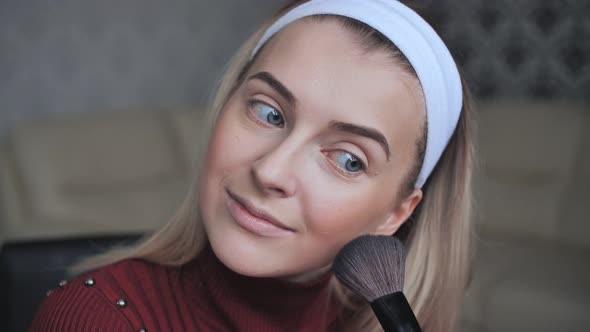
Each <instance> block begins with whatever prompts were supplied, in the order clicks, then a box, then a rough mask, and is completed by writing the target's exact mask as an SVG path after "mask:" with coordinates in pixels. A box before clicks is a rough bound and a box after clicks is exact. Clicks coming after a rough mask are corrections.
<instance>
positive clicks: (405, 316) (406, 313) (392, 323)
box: [371, 292, 422, 332]
mask: <svg viewBox="0 0 590 332" xmlns="http://www.w3.org/2000/svg"><path fill="white" fill-rule="evenodd" d="M371 308H373V312H375V316H377V319H378V320H379V323H381V326H382V327H383V330H384V331H385V332H422V329H421V328H420V324H418V320H417V319H416V316H414V312H413V311H412V307H410V304H409V303H408V300H407V299H406V296H405V295H404V293H402V292H395V293H392V294H388V295H385V296H382V297H380V298H378V299H376V300H374V301H373V302H371Z"/></svg>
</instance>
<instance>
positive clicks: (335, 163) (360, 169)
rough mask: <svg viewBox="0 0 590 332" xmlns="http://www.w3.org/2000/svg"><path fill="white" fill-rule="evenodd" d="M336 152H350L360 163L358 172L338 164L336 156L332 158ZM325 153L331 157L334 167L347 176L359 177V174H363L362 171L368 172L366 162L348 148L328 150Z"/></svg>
mask: <svg viewBox="0 0 590 332" xmlns="http://www.w3.org/2000/svg"><path fill="white" fill-rule="evenodd" d="M335 153H346V154H349V155H350V156H352V157H353V158H354V159H355V160H356V161H357V162H358V163H359V164H360V168H359V171H358V172H350V171H348V170H346V169H345V168H343V167H340V166H338V165H337V161H335V160H334V159H336V158H332V157H331V156H330V155H332V154H335ZM325 154H326V155H327V157H328V158H329V159H330V163H331V164H333V167H334V168H336V171H337V172H339V173H341V174H343V175H345V176H347V177H357V176H359V175H361V174H362V173H364V172H366V170H367V166H366V164H365V162H364V161H363V160H362V159H361V158H359V157H358V156H356V155H355V154H354V153H350V152H348V151H346V150H333V151H328V152H326V153H325Z"/></svg>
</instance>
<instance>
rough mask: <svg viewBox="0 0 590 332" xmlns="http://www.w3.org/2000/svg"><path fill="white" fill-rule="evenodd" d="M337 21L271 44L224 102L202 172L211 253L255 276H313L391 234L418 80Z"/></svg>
mask: <svg viewBox="0 0 590 332" xmlns="http://www.w3.org/2000/svg"><path fill="white" fill-rule="evenodd" d="M357 38H358V37H357V36H355V35H354V33H352V32H350V31H348V30H346V29H345V28H343V27H341V26H340V25H339V24H338V23H336V22H332V21H323V22H310V21H305V20H303V21H298V22H295V23H293V24H291V25H289V26H288V27H286V28H285V29H283V30H282V31H281V32H280V33H279V34H278V35H277V36H276V37H275V38H273V39H272V40H270V41H269V42H268V44H267V45H266V46H265V48H264V49H263V50H262V52H261V53H260V54H259V56H258V58H257V60H256V61H255V63H254V64H253V65H252V67H251V68H250V69H249V71H248V73H247V74H246V78H245V80H244V82H243V83H242V84H241V85H240V86H239V87H238V88H237V90H236V91H235V93H234V94H233V95H232V96H231V98H230V99H229V100H228V102H227V104H226V105H225V107H224V109H223V110H222V113H221V114H220V116H219V118H218V121H217V124H216V126H215V128H214V131H213V134H212V137H211V141H210V145H209V149H208V154H207V156H206V162H205V167H204V168H203V171H202V173H201V182H200V183H201V184H200V188H199V205H200V209H201V213H202V217H203V222H204V226H205V230H206V233H207V236H208V239H209V241H210V243H211V246H212V248H213V250H214V252H215V253H216V255H217V256H218V257H219V259H220V260H221V261H222V262H223V263H224V264H225V265H226V266H228V267H229V268H230V269H232V270H234V271H236V272H237V273H241V274H244V275H249V276H257V277H281V278H285V279H288V280H294V281H299V280H308V279H311V278H314V277H315V276H317V275H318V274H320V273H322V272H323V271H325V270H326V269H327V268H329V267H330V264H331V262H332V260H333V258H334V257H335V255H336V254H337V253H338V251H339V250H340V249H341V248H342V246H344V245H345V244H346V243H347V242H349V241H350V240H352V239H353V238H355V237H357V236H360V235H362V234H368V233H370V234H392V233H394V232H395V231H396V230H397V229H398V227H399V226H400V225H401V224H402V223H403V222H404V221H405V220H406V218H407V217H408V216H409V215H410V214H411V212H412V211H413V209H414V207H415V206H416V204H417V203H418V202H419V201H420V199H421V197H422V196H421V192H420V190H418V189H416V190H414V192H412V193H411V194H410V195H409V196H406V197H399V196H398V193H399V192H400V189H401V186H402V185H403V183H405V181H406V178H407V176H408V174H409V172H410V171H411V170H412V168H413V167H415V159H416V153H417V146H416V141H417V140H418V139H419V138H420V135H421V132H422V129H421V128H422V125H423V122H424V119H425V114H424V110H423V106H422V105H423V102H422V99H421V98H422V97H421V94H420V91H419V85H418V83H417V81H416V79H414V78H412V77H411V76H410V75H408V74H406V73H405V72H404V71H402V70H401V69H400V67H399V66H398V65H396V64H394V62H393V61H392V60H391V58H390V57H389V56H388V55H387V54H386V53H385V52H384V51H374V52H370V53H366V52H363V48H362V46H361V44H360V42H359V40H358V39H357Z"/></svg>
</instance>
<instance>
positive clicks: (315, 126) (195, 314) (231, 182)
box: [31, 0, 473, 332]
mask: <svg viewBox="0 0 590 332" xmlns="http://www.w3.org/2000/svg"><path fill="white" fill-rule="evenodd" d="M400 50H401V51H400ZM466 92H467V91H466V89H465V86H464V85H463V84H462V83H461V80H460V78H459V74H458V72H457V68H456V65H455V63H454V62H453V60H452V58H451V56H450V54H449V53H448V50H447V49H446V47H445V46H444V44H443V43H442V41H440V39H439V38H438V36H437V35H436V33H435V32H434V31H433V30H432V29H431V28H430V27H429V26H428V24H427V23H426V22H424V21H423V20H422V19H421V18H419V16H418V15H416V14H415V13H414V12H412V11H411V10H410V9H408V8H407V7H405V6H404V5H402V4H400V3H398V2H397V1H394V0H387V1H386V0H371V1H367V0H312V1H294V2H293V3H291V4H289V5H288V6H286V7H285V8H284V9H283V10H281V11H280V12H279V13H278V14H277V16H276V17H275V18H273V19H272V20H270V22H269V23H268V24H265V25H264V26H263V27H261V28H260V29H259V30H258V31H257V32H256V33H255V34H254V35H253V36H252V37H251V38H250V39H249V40H248V41H247V42H246V43H245V44H244V45H243V47H242V48H241V49H240V50H239V52H238V53H237V54H236V56H235V57H234V58H233V60H232V61H231V64H230V66H229V67H228V69H227V72H226V73H225V75H224V77H223V80H222V81H221V84H220V86H219V89H218V92H217V95H216V98H215V100H214V102H213V105H212V107H211V112H210V116H211V122H210V123H211V126H210V129H211V133H210V134H209V133H208V134H207V135H208V136H209V138H210V140H209V144H208V148H207V149H206V151H204V156H203V158H201V159H200V160H202V165H200V167H199V170H198V172H197V173H196V174H197V177H196V180H197V181H195V184H194V186H193V187H192V189H191V191H190V193H189V195H188V197H187V198H186V200H185V202H184V203H183V205H182V206H181V208H180V209H179V210H178V211H177V213H176V215H175V216H174V217H173V218H172V219H171V220H170V221H169V222H168V223H167V224H166V225H165V226H164V227H163V228H162V229H161V230H159V231H158V232H156V233H155V234H154V235H152V236H151V237H149V238H147V239H146V240H144V241H142V242H141V243H139V244H138V245H136V246H134V247H132V248H127V249H122V250H117V251H112V252H110V253H107V254H105V255H102V256H99V257H95V258H93V259H90V260H88V261H87V262H85V264H83V266H82V268H83V269H84V270H86V271H89V272H86V273H84V274H82V275H80V276H79V277H77V278H75V279H73V280H71V281H70V282H68V283H64V284H62V285H61V286H62V287H60V288H58V289H56V290H55V291H53V292H52V293H51V294H50V295H49V296H48V298H47V300H46V301H45V302H44V304H43V305H42V306H41V308H40V310H39V313H38V315H37V318H36V319H35V321H34V323H33V325H32V327H31V331H95V330H96V331H99V330H106V331H146V330H147V331H235V330H238V331H347V330H348V331H378V330H380V328H379V325H378V322H377V321H376V319H375V318H374V316H373V314H372V312H371V310H370V307H369V306H368V305H367V303H365V302H364V301H361V300H360V299H359V298H358V297H357V296H356V295H354V294H351V293H350V292H349V291H347V290H346V289H345V288H344V287H342V286H341V285H340V284H339V283H338V282H337V281H336V280H335V279H334V278H333V277H332V275H331V273H330V265H331V262H332V260H333V258H334V257H335V255H336V253H337V252H338V251H339V250H340V248H342V247H343V246H344V245H345V244H346V243H347V242H349V241H350V240H352V239H354V238H356V237H357V236H360V235H363V234H385V235H393V234H396V236H398V237H400V238H402V239H403V240H404V242H405V244H406V246H407V247H408V258H407V263H406V283H405V290H404V291H405V293H406V295H407V296H408V298H409V301H410V303H411V304H412V307H413V309H414V311H415V313H416V315H417V317H418V320H419V321H420V323H421V325H422V327H423V329H424V330H425V331H436V332H441V331H443V332H444V331H454V330H455V329H456V328H457V322H458V319H459V312H460V306H461V302H462V297H463V294H464V290H465V286H466V283H467V274H468V265H469V261H470V233H471V224H470V222H469V214H470V201H471V189H470V182H471V168H472V155H473V151H472V142H471V140H472V138H471V135H472V134H471V123H470V116H471V115H470V109H469V100H468V97H467V93H466Z"/></svg>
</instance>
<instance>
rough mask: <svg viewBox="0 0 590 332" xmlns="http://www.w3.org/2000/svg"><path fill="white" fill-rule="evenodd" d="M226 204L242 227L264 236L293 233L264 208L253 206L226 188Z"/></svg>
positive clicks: (281, 235)
mask: <svg viewBox="0 0 590 332" xmlns="http://www.w3.org/2000/svg"><path fill="white" fill-rule="evenodd" d="M226 193H227V199H226V206H227V208H228V210H229V212H230V214H231V216H232V217H233V218H234V220H235V221H236V222H237V223H238V225H240V226H242V228H244V229H246V230H248V231H250V232H252V233H255V234H257V235H260V236H266V237H283V236H288V235H291V234H293V233H294V232H295V231H294V230H293V229H292V228H289V227H287V226H285V225H284V224H282V223H281V222H280V221H278V220H277V219H276V218H274V217H273V216H272V215H270V214H269V213H267V212H266V211H264V210H261V209H259V208H257V207H255V206H254V205H253V204H252V203H250V202H249V201H248V200H246V199H244V198H243V197H240V196H238V195H236V194H235V193H233V192H231V191H229V190H226Z"/></svg>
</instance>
